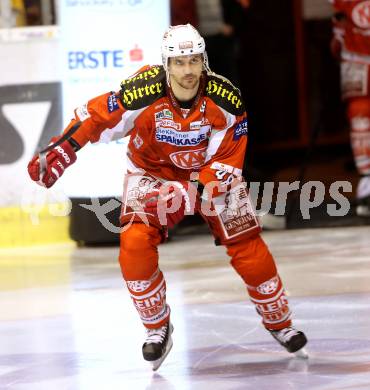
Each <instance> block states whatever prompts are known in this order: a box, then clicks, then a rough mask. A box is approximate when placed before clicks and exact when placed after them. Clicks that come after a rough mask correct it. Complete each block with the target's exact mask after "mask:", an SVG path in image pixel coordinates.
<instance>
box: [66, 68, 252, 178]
mask: <svg viewBox="0 0 370 390" xmlns="http://www.w3.org/2000/svg"><path fill="white" fill-rule="evenodd" d="M187 111H188V112H187ZM77 123H80V126H79V127H78V130H77V131H76V132H75V133H74V134H73V136H72V138H73V139H74V140H75V141H77V142H78V144H79V145H80V146H84V145H85V144H86V143H87V142H89V141H91V142H97V141H99V140H104V141H107V140H108V141H109V140H114V139H117V138H118V137H123V136H126V135H130V136H131V138H130V142H129V145H128V152H127V157H128V167H129V170H131V171H137V170H140V169H142V170H145V171H146V172H147V173H149V174H151V175H153V176H155V177H158V178H163V179H166V180H188V179H190V178H194V175H193V176H191V173H192V172H195V173H196V174H197V175H198V180H199V181H200V182H201V183H202V184H203V185H205V184H207V183H208V182H210V181H214V180H217V181H219V182H220V181H221V182H222V183H224V184H228V181H229V180H231V179H232V177H235V176H240V175H241V170H242V166H243V160H244V154H245V149H246V144H247V132H248V130H247V128H248V127H247V119H246V113H245V108H244V105H243V102H242V99H241V96H240V93H239V90H238V89H237V88H235V87H234V86H233V85H232V84H231V83H230V82H228V81H227V80H226V79H224V78H222V77H220V76H217V75H214V74H206V73H205V72H204V73H203V75H202V78H201V85H200V89H199V93H198V96H197V97H196V99H195V101H194V104H193V106H192V108H191V109H190V110H184V109H182V108H181V107H180V106H179V105H178V102H177V101H176V99H175V98H174V97H173V96H172V92H171V90H170V89H169V88H168V87H167V83H166V73H165V71H164V69H163V67H162V66H151V67H150V66H146V67H144V68H142V69H140V70H139V72H137V73H136V74H135V75H134V76H132V77H131V78H128V79H127V80H124V81H123V82H122V83H121V90H120V91H119V92H109V93H106V94H104V95H101V96H98V97H96V98H93V99H91V100H90V101H88V102H87V103H86V104H85V105H83V106H81V107H78V108H77V109H76V110H75V118H74V119H73V120H72V121H71V123H70V124H69V126H68V127H67V129H66V130H65V132H64V133H66V132H67V131H68V130H70V129H71V128H72V127H73V126H75V125H76V124H77Z"/></svg>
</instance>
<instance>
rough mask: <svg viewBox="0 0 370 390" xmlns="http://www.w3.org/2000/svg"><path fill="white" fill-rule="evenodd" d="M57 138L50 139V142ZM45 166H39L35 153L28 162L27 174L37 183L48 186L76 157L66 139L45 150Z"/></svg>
mask: <svg viewBox="0 0 370 390" xmlns="http://www.w3.org/2000/svg"><path fill="white" fill-rule="evenodd" d="M57 140H58V138H57V137H54V138H52V139H51V144H53V143H55V142H56V141H57ZM45 157H46V160H45V163H46V164H45V167H42V168H40V155H36V156H34V157H33V159H32V160H31V161H30V162H29V164H28V174H29V175H30V177H31V179H32V180H34V181H36V182H37V183H38V184H39V185H41V186H43V187H46V188H50V187H51V186H52V185H53V184H54V183H55V182H56V181H57V180H58V179H59V178H60V176H62V175H63V172H64V170H65V169H66V168H68V167H69V166H70V165H72V164H73V163H74V162H75V161H76V159H77V156H76V153H75V151H74V150H73V147H72V145H71V144H70V143H69V142H68V141H64V142H62V143H61V144H60V145H58V146H56V147H54V148H53V149H51V150H50V151H48V152H46V156H45Z"/></svg>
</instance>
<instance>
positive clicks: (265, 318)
mask: <svg viewBox="0 0 370 390" xmlns="http://www.w3.org/2000/svg"><path fill="white" fill-rule="evenodd" d="M247 289H248V293H249V296H250V299H251V301H252V302H253V303H254V304H255V306H256V309H257V312H258V313H259V314H260V316H261V317H262V322H263V325H264V326H265V327H266V328H267V329H282V328H285V327H287V326H289V325H290V324H291V320H290V316H291V312H290V309H289V304H288V299H287V297H286V295H285V291H284V287H283V284H282V282H281V279H280V277H279V275H277V274H276V275H275V276H273V277H272V278H271V279H269V280H266V281H264V282H262V283H260V284H258V285H256V286H251V285H247Z"/></svg>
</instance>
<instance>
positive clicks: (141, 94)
mask: <svg viewBox="0 0 370 390" xmlns="http://www.w3.org/2000/svg"><path fill="white" fill-rule="evenodd" d="M119 94H120V99H121V102H122V104H123V107H124V108H125V109H126V110H138V109H140V108H144V107H147V106H149V105H150V104H152V103H154V102H155V101H156V100H158V99H160V98H161V97H163V96H164V95H165V94H166V72H165V71H164V69H163V66H159V65H158V66H157V65H156V66H151V67H149V66H147V67H144V68H142V69H140V70H139V71H138V72H137V73H135V74H134V75H133V76H131V77H129V78H128V79H126V80H123V81H122V83H121V90H120V93H119Z"/></svg>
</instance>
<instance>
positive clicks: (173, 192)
mask: <svg viewBox="0 0 370 390" xmlns="http://www.w3.org/2000/svg"><path fill="white" fill-rule="evenodd" d="M198 208H199V196H198V193H197V189H196V187H195V186H194V185H193V184H191V183H190V182H181V183H180V182H178V181H171V182H168V183H165V184H164V185H162V186H161V188H160V189H158V190H154V191H153V192H151V193H149V194H148V195H147V196H146V197H145V199H144V211H145V212H146V213H149V214H152V215H154V216H156V217H157V218H158V220H159V222H160V224H161V225H162V226H167V227H169V228H173V227H174V226H175V225H176V224H178V223H179V222H180V221H181V220H182V219H183V218H184V216H185V214H187V215H192V214H194V211H196V210H198Z"/></svg>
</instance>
